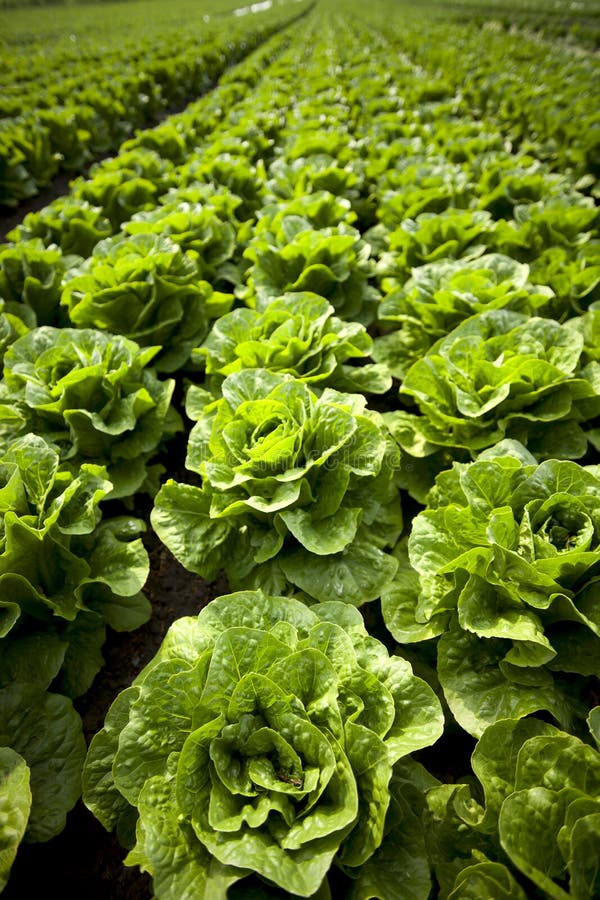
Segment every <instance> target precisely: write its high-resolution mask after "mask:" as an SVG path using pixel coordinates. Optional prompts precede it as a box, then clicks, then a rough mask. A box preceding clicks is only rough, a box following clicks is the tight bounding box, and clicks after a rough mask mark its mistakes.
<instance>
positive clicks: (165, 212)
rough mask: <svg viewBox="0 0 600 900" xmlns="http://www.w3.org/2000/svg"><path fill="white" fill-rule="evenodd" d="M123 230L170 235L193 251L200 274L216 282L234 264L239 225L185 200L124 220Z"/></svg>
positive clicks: (204, 206)
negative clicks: (128, 220)
mask: <svg viewBox="0 0 600 900" xmlns="http://www.w3.org/2000/svg"><path fill="white" fill-rule="evenodd" d="M123 231H124V232H125V233H126V234H156V235H162V236H165V237H168V238H169V239H170V240H171V241H173V243H175V244H177V245H178V246H179V247H181V250H182V251H183V252H184V253H186V254H187V253H188V251H190V250H191V251H192V252H193V254H191V255H193V259H194V260H195V262H196V267H197V271H198V275H199V277H201V278H203V279H205V280H206V281H210V283H211V284H213V285H214V284H215V282H220V281H222V280H227V272H228V264H229V265H231V263H230V260H231V259H232V258H233V256H234V254H235V251H236V228H235V226H234V225H233V224H232V223H231V222H227V221H223V220H222V219H221V218H220V217H219V216H218V215H217V214H216V212H215V211H214V210H213V209H211V208H210V206H207V205H203V204H200V203H198V204H190V203H187V202H185V201H179V202H177V201H175V202H172V203H169V204H166V203H164V204H163V205H161V206H157V207H155V208H154V209H153V210H149V211H148V212H140V213H136V214H135V215H134V217H133V219H132V220H131V221H130V222H125V223H124V225H123ZM234 283H235V282H234Z"/></svg>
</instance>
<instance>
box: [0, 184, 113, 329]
mask: <svg viewBox="0 0 600 900" xmlns="http://www.w3.org/2000/svg"><path fill="white" fill-rule="evenodd" d="M111 234H112V226H111V224H110V222H109V221H108V219H107V218H106V216H104V215H103V213H102V210H101V209H100V207H98V206H92V205H91V204H89V203H87V202H86V201H85V200H78V199H75V198H74V197H70V196H65V197H58V198H57V199H56V200H54V201H53V202H52V203H50V204H48V206H44V207H43V208H42V209H40V210H38V211H36V212H30V213H27V215H26V216H25V218H24V219H23V222H22V223H21V224H20V225H17V227H16V228H14V229H13V230H12V231H11V232H9V237H10V239H11V240H13V241H15V243H17V242H18V243H19V244H21V243H22V242H23V241H27V240H29V239H30V238H39V239H40V240H41V241H42V243H43V245H44V246H45V247H49V246H50V244H56V245H57V246H58V247H60V249H61V250H62V252H63V253H75V254H77V255H78V256H81V257H84V258H85V257H87V256H90V255H91V253H92V251H93V249H94V247H95V246H96V244H97V243H98V242H99V241H101V240H102V239H103V238H107V237H110V235H111ZM40 324H44V323H41V322H40Z"/></svg>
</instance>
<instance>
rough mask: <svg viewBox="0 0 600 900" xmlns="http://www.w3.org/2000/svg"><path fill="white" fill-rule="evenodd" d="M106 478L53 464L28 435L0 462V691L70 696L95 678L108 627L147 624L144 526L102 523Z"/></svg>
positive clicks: (93, 468) (52, 456) (95, 470)
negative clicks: (54, 690) (18, 685)
mask: <svg viewBox="0 0 600 900" xmlns="http://www.w3.org/2000/svg"><path fill="white" fill-rule="evenodd" d="M111 488H112V484H111V483H110V481H108V480H107V478H106V470H105V469H103V468H102V467H100V466H97V465H92V464H88V463H83V464H82V465H80V466H78V467H77V469H72V468H70V467H69V466H68V465H65V464H64V463H61V460H60V457H59V454H58V453H57V452H56V451H55V450H53V449H52V448H51V447H50V446H49V445H48V444H47V443H46V442H45V441H44V439H43V438H42V437H39V436H38V435H34V434H28V435H26V436H25V437H23V438H20V439H18V440H16V441H14V442H13V443H12V444H10V445H9V447H8V450H6V452H5V453H4V454H3V455H2V456H1V457H0V500H1V512H0V586H1V587H0V594H1V596H2V600H0V687H3V686H5V685H10V684H11V683H12V681H13V680H17V681H19V680H23V681H28V682H33V681H35V682H36V683H38V684H40V685H41V686H43V687H47V686H48V685H49V684H50V683H51V682H52V681H53V680H54V679H56V678H57V677H58V676H59V673H60V678H61V679H62V681H61V689H62V691H63V692H64V693H67V694H69V696H77V695H79V694H81V693H83V692H84V691H85V690H87V689H88V687H89V686H90V684H91V682H92V679H93V677H94V676H95V674H96V672H97V671H98V669H99V668H100V665H101V663H102V657H101V656H100V647H101V646H102V644H103V642H104V637H105V628H106V625H107V624H109V625H111V626H112V627H114V628H116V629H117V630H119V631H126V630H130V629H132V628H136V627H137V626H138V625H141V624H142V623H143V622H145V621H146V619H147V618H148V616H149V614H150V607H149V604H148V602H147V600H146V599H145V597H144V596H143V594H142V593H141V589H142V587H143V585H144V582H145V580H146V576H147V574H148V557H147V554H146V551H145V550H144V547H143V545H142V542H141V540H140V539H139V537H138V535H139V533H140V532H141V531H143V528H144V526H143V523H141V522H140V521H139V520H138V519H133V518H128V517H121V518H116V519H115V518H113V519H106V520H104V521H101V520H102V515H101V512H100V509H99V504H100V502H101V501H102V500H103V499H104V498H105V497H106V496H107V495H108V494H109V493H110V491H111Z"/></svg>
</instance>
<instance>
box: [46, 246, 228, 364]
mask: <svg viewBox="0 0 600 900" xmlns="http://www.w3.org/2000/svg"><path fill="white" fill-rule="evenodd" d="M232 301H233V297H232V296H230V295H227V294H220V293H216V292H214V291H213V289H212V287H211V286H210V285H209V284H208V282H206V281H202V280H201V278H200V274H199V270H198V264H197V255H196V254H195V253H192V252H191V251H189V252H185V253H184V252H183V251H182V250H181V249H180V248H179V247H178V246H177V244H175V243H173V242H172V241H171V240H169V238H166V237H161V235H158V234H152V233H150V234H137V235H134V236H133V237H125V236H123V235H115V237H112V238H108V239H107V240H105V241H101V242H100V243H99V244H98V245H97V246H96V248H95V250H94V253H93V255H92V256H91V257H90V258H89V259H87V260H86V261H85V262H84V263H83V264H82V265H81V266H80V267H79V268H76V269H75V268H74V269H72V270H71V272H70V274H69V280H68V281H67V282H66V284H65V288H64V291H63V294H62V300H61V303H62V304H63V305H64V306H65V307H66V308H67V311H68V314H69V318H70V320H71V322H72V323H73V324H74V325H77V326H79V327H81V328H99V329H101V330H103V331H110V332H112V333H113V334H122V335H124V336H125V337H128V338H131V340H134V341H136V343H138V344H139V345H140V346H142V347H148V346H159V347H160V348H161V352H160V353H159V354H158V356H157V357H156V359H155V363H154V364H155V367H156V368H157V369H159V370H162V371H164V372H173V371H174V370H175V369H178V368H180V367H181V366H183V365H185V363H186V362H187V361H188V359H189V355H190V351H191V349H192V347H194V346H196V345H197V344H199V343H200V342H201V341H202V339H203V338H204V337H205V336H206V333H207V331H208V320H209V318H210V317H211V316H213V315H214V316H216V315H220V314H221V313H223V312H226V311H227V310H228V309H229V307H230V305H231V303H232Z"/></svg>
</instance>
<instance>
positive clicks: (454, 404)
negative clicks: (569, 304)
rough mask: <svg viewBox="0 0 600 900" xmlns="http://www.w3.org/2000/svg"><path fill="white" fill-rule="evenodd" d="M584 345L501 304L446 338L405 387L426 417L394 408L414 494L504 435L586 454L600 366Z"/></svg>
mask: <svg viewBox="0 0 600 900" xmlns="http://www.w3.org/2000/svg"><path fill="white" fill-rule="evenodd" d="M582 348H583V337H582V336H581V335H578V334H576V333H575V332H574V331H573V330H572V329H570V328H567V327H565V326H562V325H559V324H558V322H555V321H554V320H552V319H541V318H529V317H528V316H526V315H525V314H522V313H516V312H511V311H508V310H500V309H499V310H491V311H489V312H484V313H480V314H479V315H476V316H472V317H471V318H470V319H467V320H466V321H465V322H463V323H462V324H461V325H459V326H458V327H457V328H455V329H454V330H453V331H451V332H450V334H448V335H447V336H446V337H444V338H441V339H440V340H439V341H437V343H436V344H434V345H433V347H432V348H431V349H430V350H429V351H428V352H427V353H426V354H425V355H424V356H423V358H422V359H419V360H417V361H416V362H415V363H413V365H412V366H411V367H410V368H409V370H408V372H407V373H406V376H405V378H404V380H403V382H402V385H401V394H400V396H401V397H406V398H411V399H412V401H413V402H414V403H416V405H417V407H418V409H419V413H420V414H415V413H408V412H404V411H402V410H401V411H397V412H391V413H386V414H385V419H386V422H387V424H388V426H389V428H390V430H391V432H392V434H393V436H394V438H395V439H396V441H397V442H398V444H399V445H400V447H401V448H402V450H404V451H405V452H406V454H407V460H409V462H408V463H407V466H408V465H410V466H412V467H413V471H412V472H411V471H409V470H408V469H407V468H406V467H405V471H406V472H407V474H408V478H407V484H408V486H409V489H410V490H411V492H412V493H414V495H415V496H416V497H417V498H418V499H422V498H423V497H424V495H425V493H426V490H427V487H429V486H430V485H431V484H432V482H433V477H434V476H435V474H436V473H437V472H439V471H440V470H441V469H443V468H446V467H447V465H448V464H449V463H450V462H451V461H452V459H453V458H458V459H459V460H462V461H465V460H467V459H469V458H473V457H474V456H476V454H477V452H478V451H480V450H483V449H485V448H486V447H491V446H493V445H494V444H495V443H497V442H498V441H500V440H502V439H503V438H513V439H515V440H518V441H520V442H521V443H523V444H526V445H527V447H528V448H529V449H530V450H531V452H532V453H533V454H534V455H535V456H538V457H540V458H548V457H552V456H555V457H558V458H563V459H564V458H567V459H578V458H580V457H582V456H583V455H584V454H585V452H586V450H587V446H588V440H587V437H586V434H585V431H584V429H583V428H582V425H581V423H582V422H585V421H588V420H591V419H593V418H594V416H595V415H597V414H598V411H599V410H600V382H599V378H598V364H597V363H591V364H589V365H587V366H586V367H585V368H583V369H582V368H581V367H580V365H579V363H580V357H581V352H582ZM411 457H412V459H411Z"/></svg>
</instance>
